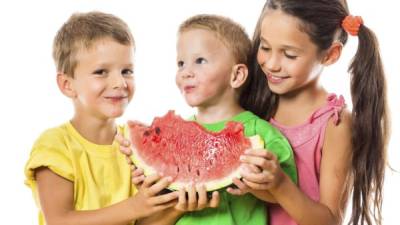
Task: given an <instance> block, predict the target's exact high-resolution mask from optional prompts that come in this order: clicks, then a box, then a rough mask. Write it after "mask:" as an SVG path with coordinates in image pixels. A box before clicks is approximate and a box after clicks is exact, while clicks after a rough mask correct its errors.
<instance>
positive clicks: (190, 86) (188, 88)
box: [183, 85, 196, 93]
mask: <svg viewBox="0 0 400 225" xmlns="http://www.w3.org/2000/svg"><path fill="white" fill-rule="evenodd" d="M195 88H196V86H194V85H186V86H184V87H183V91H184V93H190V92H192V91H193V90H194V89H195Z"/></svg>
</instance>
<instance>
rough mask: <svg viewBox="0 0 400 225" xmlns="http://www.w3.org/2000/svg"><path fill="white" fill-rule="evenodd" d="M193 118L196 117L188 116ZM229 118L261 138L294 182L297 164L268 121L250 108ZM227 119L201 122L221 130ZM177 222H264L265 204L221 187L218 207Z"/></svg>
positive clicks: (213, 224) (228, 224)
mask: <svg viewBox="0 0 400 225" xmlns="http://www.w3.org/2000/svg"><path fill="white" fill-rule="evenodd" d="M191 119H192V120H195V117H192V118H191ZM229 121H237V122H241V123H242V124H243V126H244V133H245V135H246V136H247V137H250V136H253V135H256V134H258V135H259V136H260V137H261V138H262V139H263V140H264V143H265V144H264V148H265V149H268V150H269V151H271V152H273V153H275V155H276V156H277V157H278V160H279V162H280V165H281V167H282V169H283V170H284V172H285V173H286V174H287V175H289V176H290V178H291V179H292V180H293V181H294V182H297V171H296V164H295V161H294V156H293V151H292V149H291V147H290V144H289V142H288V141H287V140H286V138H285V137H284V136H283V135H282V134H281V133H280V132H279V131H278V130H277V129H276V128H274V127H273V126H272V125H271V124H269V123H268V122H267V121H265V120H263V119H260V118H259V117H258V116H256V115H254V114H253V113H251V112H249V111H244V112H242V113H239V114H238V115H236V116H234V117H233V118H231V119H230V120H229ZM226 122H227V121H221V122H218V123H213V124H201V125H202V126H203V127H204V128H206V129H207V130H209V131H214V132H218V131H221V130H222V129H224V127H225V124H226ZM176 224H177V225H265V224H267V214H266V209H265V203H264V202H263V201H262V200H259V199H257V198H256V197H254V196H253V195H252V194H250V193H248V194H245V195H242V196H235V195H231V194H229V193H228V192H226V190H225V189H223V190H220V203H219V206H218V208H206V209H204V210H202V211H195V212H188V213H186V214H184V215H183V216H182V217H181V218H180V219H179V220H178V222H177V223H176Z"/></svg>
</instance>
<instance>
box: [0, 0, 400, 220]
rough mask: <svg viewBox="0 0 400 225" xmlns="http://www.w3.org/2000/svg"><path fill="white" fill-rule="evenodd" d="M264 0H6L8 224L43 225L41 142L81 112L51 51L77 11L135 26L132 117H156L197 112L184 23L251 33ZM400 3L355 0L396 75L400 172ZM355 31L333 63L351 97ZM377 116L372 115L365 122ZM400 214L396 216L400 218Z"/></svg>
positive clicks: (387, 211) (393, 188)
mask: <svg viewBox="0 0 400 225" xmlns="http://www.w3.org/2000/svg"><path fill="white" fill-rule="evenodd" d="M263 4H264V1H263V0H226V1H225V0H185V1H178V0H173V1H171V0H170V1H163V0H158V1H156V0H146V1H138V0H132V1H96V0H91V1H89V0H87V1H86V0H80V1H78V0H74V1H72V0H71V1H55V0H54V1H29V0H26V1H21V0H14V1H8V2H7V3H5V1H2V3H0V30H1V34H0V65H1V66H0V73H1V74H0V80H1V82H0V98H1V99H0V105H1V109H0V115H1V116H0V132H1V133H0V138H1V157H0V160H1V161H0V173H1V177H0V179H1V185H0V199H1V201H0V205H2V206H3V207H2V209H1V211H2V213H1V215H2V216H1V221H2V222H1V224H37V219H36V216H37V210H36V206H35V204H34V202H33V200H32V197H31V192H30V190H29V189H28V188H27V187H26V186H25V185H24V183H23V181H24V175H23V168H24V164H25V162H26V160H27V159H28V156H29V152H30V148H31V146H32V144H33V141H34V140H35V139H36V138H37V137H38V135H39V134H40V133H41V132H42V131H43V130H44V129H46V128H49V127H53V126H56V125H58V124H61V123H63V122H65V121H67V120H68V119H70V118H71V116H72V104H71V103H70V102H69V100H68V99H67V98H66V97H64V96H63V95H62V94H61V93H60V92H59V91H58V89H57V87H56V80H55V77H56V76H55V67H54V64H53V61H52V58H51V46H52V41H53V37H54V35H55V33H56V31H57V30H58V29H59V27H60V26H61V25H62V24H63V23H64V22H65V21H66V20H67V19H68V17H69V16H70V15H71V13H73V12H76V11H80V12H85V11H90V10H100V11H104V12H108V13H112V14H115V15H117V16H119V17H120V18H122V19H123V20H125V21H126V22H127V24H128V25H129V26H130V27H131V29H132V32H133V34H134V37H135V39H136V44H137V52H136V56H135V67H136V69H135V73H136V74H135V76H136V93H135V96H134V99H133V102H132V103H131V104H130V106H129V107H128V110H127V111H126V114H125V116H124V117H123V118H121V119H120V120H119V122H124V121H125V120H126V119H127V118H129V119H137V120H142V121H144V122H147V123H149V122H150V121H151V119H152V118H153V116H156V115H163V114H164V113H165V112H166V111H167V110H168V109H175V110H176V111H177V112H178V113H180V114H182V115H184V116H188V115H190V114H191V113H192V112H193V109H190V108H189V107H188V106H186V105H185V104H184V101H183V99H182V98H181V96H180V94H179V92H178V90H177V88H176V87H175V82H174V76H175V68H176V67H175V42H176V31H177V27H178V25H179V24H180V23H181V22H182V21H183V20H184V19H186V18H188V17H189V16H192V15H194V14H198V13H215V14H221V15H225V16H229V17H231V18H233V19H234V20H235V21H237V22H239V23H241V24H242V25H243V26H244V27H245V28H246V30H247V32H248V33H249V34H250V36H252V33H253V30H254V26H255V23H256V21H257V18H258V16H259V13H260V11H261V8H262V6H263ZM394 4H396V1H391V0H380V1H372V0H351V1H350V11H351V12H352V14H354V15H361V16H362V17H363V18H364V21H365V24H366V25H367V26H368V27H370V28H371V29H372V30H374V31H375V32H376V33H377V36H378V39H379V41H380V44H381V45H380V47H381V50H382V57H383V62H384V65H385V69H386V72H387V81H388V95H389V106H390V109H391V115H392V123H391V124H392V138H391V142H390V145H389V163H390V164H391V166H392V167H393V168H394V169H396V170H398V171H399V170H400V153H399V151H398V146H399V144H400V142H399V137H400V136H399V132H400V131H399V129H400V122H399V116H398V115H399V113H400V106H399V99H400V91H399V87H398V86H399V85H400V84H399V80H400V79H399V77H398V76H400V66H399V63H398V61H399V58H398V56H399V54H400V48H399V45H398V41H399V40H400V37H399V29H398V27H399V24H398V23H399V21H400V16H399V12H398V7H396V6H395V5H394ZM356 44H357V39H356V38H350V42H349V43H348V45H347V46H346V47H345V51H344V54H343V56H342V58H341V60H340V61H339V62H338V63H336V64H335V65H333V66H331V67H329V68H327V69H326V71H325V72H324V74H323V82H324V85H325V86H326V88H327V89H328V90H329V91H331V92H335V93H341V94H343V95H344V96H345V99H346V101H347V102H348V103H350V96H349V90H348V89H349V81H348V75H347V73H346V71H347V65H348V63H349V61H350V58H351V57H352V56H353V54H354V53H355V49H356ZM366 123H368V121H366ZM399 183H400V175H399V173H394V172H391V171H389V170H388V173H387V177H386V182H385V192H384V194H385V195H384V208H383V210H384V211H383V215H384V219H385V221H384V224H388V225H394V224H399V222H398V221H397V220H396V219H398V215H397V216H396V214H395V213H396V212H398V210H396V208H397V207H396V206H397V205H398V203H399V201H400V194H399V191H400V184H399ZM396 221H397V222H396Z"/></svg>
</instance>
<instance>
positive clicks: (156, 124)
mask: <svg viewBox="0 0 400 225" xmlns="http://www.w3.org/2000/svg"><path fill="white" fill-rule="evenodd" d="M128 127H129V129H128V130H129V132H128V133H129V134H128V135H129V136H128V138H129V139H130V140H131V142H132V144H133V154H132V156H131V158H132V161H133V162H134V164H135V165H136V166H137V167H139V168H142V169H143V170H144V174H145V175H149V174H152V173H159V174H162V175H163V176H171V177H172V178H173V183H172V184H171V185H170V186H169V187H168V188H169V189H170V190H178V189H179V188H181V187H184V186H186V185H187V184H189V183H190V182H193V183H196V184H197V183H202V184H204V185H205V187H206V189H207V191H212V190H217V189H220V188H223V187H226V186H228V185H230V184H232V178H234V177H240V175H239V167H240V164H241V163H240V160H239V157H240V155H242V154H243V153H244V151H245V150H246V149H248V148H250V147H253V148H262V147H263V146H264V143H263V141H262V139H261V138H260V137H259V136H258V135H256V136H253V137H250V138H246V137H245V136H244V133H243V125H242V124H241V123H238V122H228V123H227V124H226V127H225V128H224V129H223V130H222V131H220V132H209V131H207V130H205V129H204V128H203V127H201V126H200V125H199V124H198V123H196V122H193V121H185V120H183V119H182V118H181V117H180V116H177V115H175V113H174V111H169V112H168V113H167V114H166V115H165V116H164V117H156V118H155V119H154V120H153V123H152V124H151V126H145V125H143V124H140V123H135V122H133V123H130V124H129V126H128Z"/></svg>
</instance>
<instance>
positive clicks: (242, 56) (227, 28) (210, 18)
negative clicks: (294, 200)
mask: <svg viewBox="0 0 400 225" xmlns="http://www.w3.org/2000/svg"><path fill="white" fill-rule="evenodd" d="M178 34H179V37H178V43H177V66H178V71H177V73H176V84H177V86H178V88H179V90H180V91H181V93H182V95H183V96H184V98H185V100H186V102H187V103H188V104H189V105H190V106H191V107H196V108H197V114H196V115H195V116H193V117H192V120H194V121H196V122H198V123H199V124H201V125H202V126H204V127H205V128H206V129H207V130H210V131H220V130H222V129H223V128H224V127H225V123H226V122H227V121H238V122H241V123H243V125H244V132H245V135H246V136H253V135H256V134H258V135H259V136H260V137H262V139H263V140H264V143H265V146H264V147H265V149H268V151H269V152H272V153H273V154H275V155H276V157H277V160H278V162H279V163H280V165H281V167H282V168H283V170H284V171H285V172H286V173H287V175H288V176H289V177H291V179H293V180H294V181H297V173H296V167H295V161H294V157H293V152H292V150H291V147H290V145H289V143H288V141H287V140H286V139H285V137H284V136H283V135H282V134H281V133H280V132H279V131H278V130H277V129H275V128H274V127H272V126H271V125H270V124H269V123H268V122H267V121H265V120H262V119H260V118H259V117H257V116H256V115H254V114H253V113H251V112H249V111H245V110H244V109H243V108H242V107H241V106H240V104H239V99H238V98H239V93H240V89H241V87H242V85H243V84H244V83H245V81H246V78H247V76H248V67H247V64H248V61H249V59H248V56H249V53H250V50H251V41H250V39H249V38H248V36H247V34H246V33H245V31H244V30H243V28H242V27H241V26H240V25H238V24H236V23H235V22H233V21H232V20H230V19H228V18H225V17H221V16H214V15H198V16H194V17H191V18H189V19H188V20H186V21H185V22H183V23H182V24H181V26H180V28H179V32H178ZM122 150H124V149H122ZM126 154H129V152H126ZM269 154H270V153H269ZM247 168H248V169H249V171H250V172H253V173H258V172H260V171H257V170H258V169H257V167H256V166H255V165H249V166H248V167H247ZM137 171H139V170H137ZM137 171H135V172H136V174H137V175H136V176H135V177H134V179H135V180H134V182H138V183H139V182H140V181H141V180H140V179H143V176H142V175H140V172H137ZM135 172H134V173H135ZM234 184H235V185H236V186H238V189H233V188H228V189H226V190H221V191H219V193H215V192H214V193H213V197H212V199H211V200H210V201H209V202H207V199H206V198H205V199H204V197H203V198H202V197H201V196H205V194H204V193H205V190H204V188H202V187H201V186H197V187H194V186H193V185H191V186H189V187H187V188H186V191H187V192H188V199H186V194H185V190H180V196H179V200H178V204H177V205H176V206H175V208H174V209H169V210H165V211H163V212H161V213H160V214H159V215H154V216H151V217H149V218H147V219H148V221H147V222H148V223H149V224H154V223H155V221H157V224H161V223H162V224H175V223H176V224H178V225H190V224H196V225H221V224H223V225H245V224H246V225H265V224H267V221H268V220H267V215H266V212H267V211H266V209H265V201H270V202H273V201H274V199H273V197H271V196H270V195H269V193H268V191H265V190H255V189H252V188H250V187H249V186H248V184H249V185H250V186H251V182H250V181H249V180H247V179H246V176H245V175H243V180H239V179H234ZM196 192H197V193H198V196H199V197H196ZM246 192H249V193H246ZM216 199H217V200H216ZM218 200H219V204H216V202H217V203H218ZM207 206H208V207H207ZM206 207H207V208H206ZM187 211H190V212H187ZM185 212H186V213H185ZM143 222H146V221H143Z"/></svg>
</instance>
